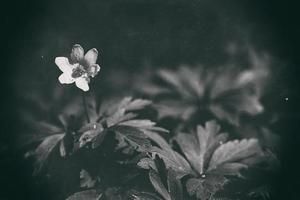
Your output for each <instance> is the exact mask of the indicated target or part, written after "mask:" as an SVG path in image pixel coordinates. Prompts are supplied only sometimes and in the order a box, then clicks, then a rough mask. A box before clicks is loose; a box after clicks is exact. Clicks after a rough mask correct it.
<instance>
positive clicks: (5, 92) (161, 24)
mask: <svg viewBox="0 0 300 200" xmlns="http://www.w3.org/2000/svg"><path fill="white" fill-rule="evenodd" d="M6 3H7V2H6ZM298 8H299V7H298V5H296V3H295V2H293V1H276V0H274V1H267V0H265V1H263V0H252V1H251V0H249V1H237V0H236V1H234V0H229V1H226V2H225V1H203V0H202V1H201V0H191V1H183V0H174V1H170V0H165V1H158V0H157V1H156V0H154V1H151V0H148V1H145V0H140V1H137V0H126V1H121V0H111V1H109V0H102V1H96V0H91V1H83V0H78V1H33V0H29V1H10V2H9V3H8V4H5V5H4V3H2V6H1V10H2V12H1V19H2V20H1V21H2V22H1V24H2V26H1V33H2V37H1V39H2V43H1V44H2V45H3V44H4V46H2V48H1V50H2V52H1V54H2V56H3V58H2V59H3V60H4V61H3V60H2V63H1V74H2V76H1V86H2V88H1V92H2V94H1V105H2V107H3V108H2V109H1V140H0V145H1V146H0V150H1V151H0V152H1V153H0V156H1V157H2V158H1V161H0V164H1V172H2V175H1V187H0V199H34V197H35V193H37V192H45V191H35V190H34V189H33V188H32V187H31V183H32V182H31V181H32V179H31V175H30V173H29V172H30V167H29V166H28V165H27V164H26V163H24V162H23V161H21V159H20V158H21V157H22V155H21V154H20V153H19V152H18V151H17V150H16V149H17V148H16V143H15V139H16V137H17V136H18V134H20V133H21V132H22V127H20V126H18V114H17V113H18V108H19V107H21V106H22V101H21V99H22V97H23V96H24V95H25V96H26V94H27V93H31V92H33V91H34V90H33V89H32V88H37V87H40V86H41V85H42V86H43V85H47V84H48V83H49V82H53V81H56V78H55V80H54V79H53V77H57V75H58V73H59V72H58V70H56V68H55V67H54V66H55V65H54V62H53V60H54V58H55V57H56V56H60V55H67V54H68V53H69V49H70V47H71V46H72V45H73V44H74V43H79V44H82V45H83V47H85V48H86V49H89V48H92V47H96V48H98V49H100V55H101V57H100V59H99V63H100V65H101V66H103V68H104V67H105V68H107V72H105V71H104V72H103V74H104V75H103V76H105V73H107V74H109V71H113V70H116V69H120V70H127V71H130V72H132V73H137V72H138V71H139V70H140V69H141V66H143V65H145V63H151V65H153V66H156V67H161V66H173V65H178V64H181V63H185V64H197V63H204V64H207V65H211V66H215V65H218V64H221V63H223V62H224V61H226V59H227V55H226V54H225V53H224V46H225V44H226V43H227V42H228V41H237V42H245V41H247V42H249V43H250V44H251V45H252V46H254V47H255V48H256V49H257V50H265V51H267V52H268V53H270V54H271V55H272V56H273V57H274V58H276V63H277V66H276V67H274V68H273V69H272V70H273V71H274V72H275V74H277V79H276V80H277V81H276V83H274V88H275V92H273V94H274V95H275V96H274V99H270V103H271V104H272V105H273V107H274V108H276V109H278V111H279V113H280V114H281V116H282V118H281V125H280V126H278V127H277V129H278V130H276V132H278V133H280V135H281V138H282V139H281V140H282V144H283V148H282V156H281V157H282V169H281V173H280V179H278V181H276V183H275V182H274V188H276V191H277V197H278V199H298V198H297V197H298V196H299V194H298V191H297V190H298V188H299V186H300V184H299V178H300V177H299V167H300V166H299V163H298V162H297V161H298V157H299V154H298V153H299V144H300V141H299V137H300V136H299V133H298V128H299V126H298V123H299V115H298V113H299V109H298V106H297V104H298V101H299V96H298V94H297V93H298V92H297V89H298V85H299V83H298V80H299V78H298V76H299V63H300V62H299V56H298V52H299V51H298V49H297V47H298V44H299V35H300V33H299V22H298V21H299V19H300V16H299V15H300V14H299V9H298ZM125 78H126V77H125ZM285 97H288V98H289V100H288V101H287V102H286V101H284V100H283V99H284V98H285Z"/></svg>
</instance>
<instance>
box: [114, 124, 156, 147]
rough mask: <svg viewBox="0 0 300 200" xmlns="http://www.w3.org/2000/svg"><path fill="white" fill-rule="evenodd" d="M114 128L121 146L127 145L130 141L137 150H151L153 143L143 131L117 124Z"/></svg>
mask: <svg viewBox="0 0 300 200" xmlns="http://www.w3.org/2000/svg"><path fill="white" fill-rule="evenodd" d="M112 130H113V131H114V132H115V133H116V138H117V139H118V141H119V143H120V145H121V146H126V142H128V143H129V144H130V145H131V146H133V147H134V148H135V149H136V150H137V151H142V152H143V151H149V149H150V148H151V143H150V141H149V139H148V137H147V136H146V135H145V134H144V132H143V131H141V130H139V129H138V128H135V127H131V126H116V127H113V128H112Z"/></svg>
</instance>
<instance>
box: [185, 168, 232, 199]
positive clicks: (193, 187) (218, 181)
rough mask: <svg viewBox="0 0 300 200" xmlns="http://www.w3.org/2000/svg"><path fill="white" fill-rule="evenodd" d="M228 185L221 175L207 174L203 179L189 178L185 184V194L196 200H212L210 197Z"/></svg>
mask: <svg viewBox="0 0 300 200" xmlns="http://www.w3.org/2000/svg"><path fill="white" fill-rule="evenodd" d="M227 183H228V179H227V178H225V177H224V176H221V175H213V174H207V175H206V176H205V177H203V178H190V179H188V181H187V183H186V188H187V192H188V193H189V195H191V196H194V195H195V196H196V197H197V199H201V200H202V199H203V200H206V199H212V197H213V196H214V195H215V194H216V193H217V192H218V191H220V190H222V189H223V187H224V186H225V185H226V184H227Z"/></svg>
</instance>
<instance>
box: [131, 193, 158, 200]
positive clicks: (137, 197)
mask: <svg viewBox="0 0 300 200" xmlns="http://www.w3.org/2000/svg"><path fill="white" fill-rule="evenodd" d="M131 196H132V197H133V200H161V198H160V197H158V196H157V195H155V194H153V193H150V192H137V193H135V194H131Z"/></svg>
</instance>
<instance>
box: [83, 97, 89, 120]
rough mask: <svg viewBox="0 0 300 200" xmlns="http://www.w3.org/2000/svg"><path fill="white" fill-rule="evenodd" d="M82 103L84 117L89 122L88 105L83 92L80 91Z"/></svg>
mask: <svg viewBox="0 0 300 200" xmlns="http://www.w3.org/2000/svg"><path fill="white" fill-rule="evenodd" d="M82 103H83V108H84V113H85V117H86V120H87V122H88V123H90V117H89V113H88V106H87V103H86V97H85V93H84V92H83V93H82Z"/></svg>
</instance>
